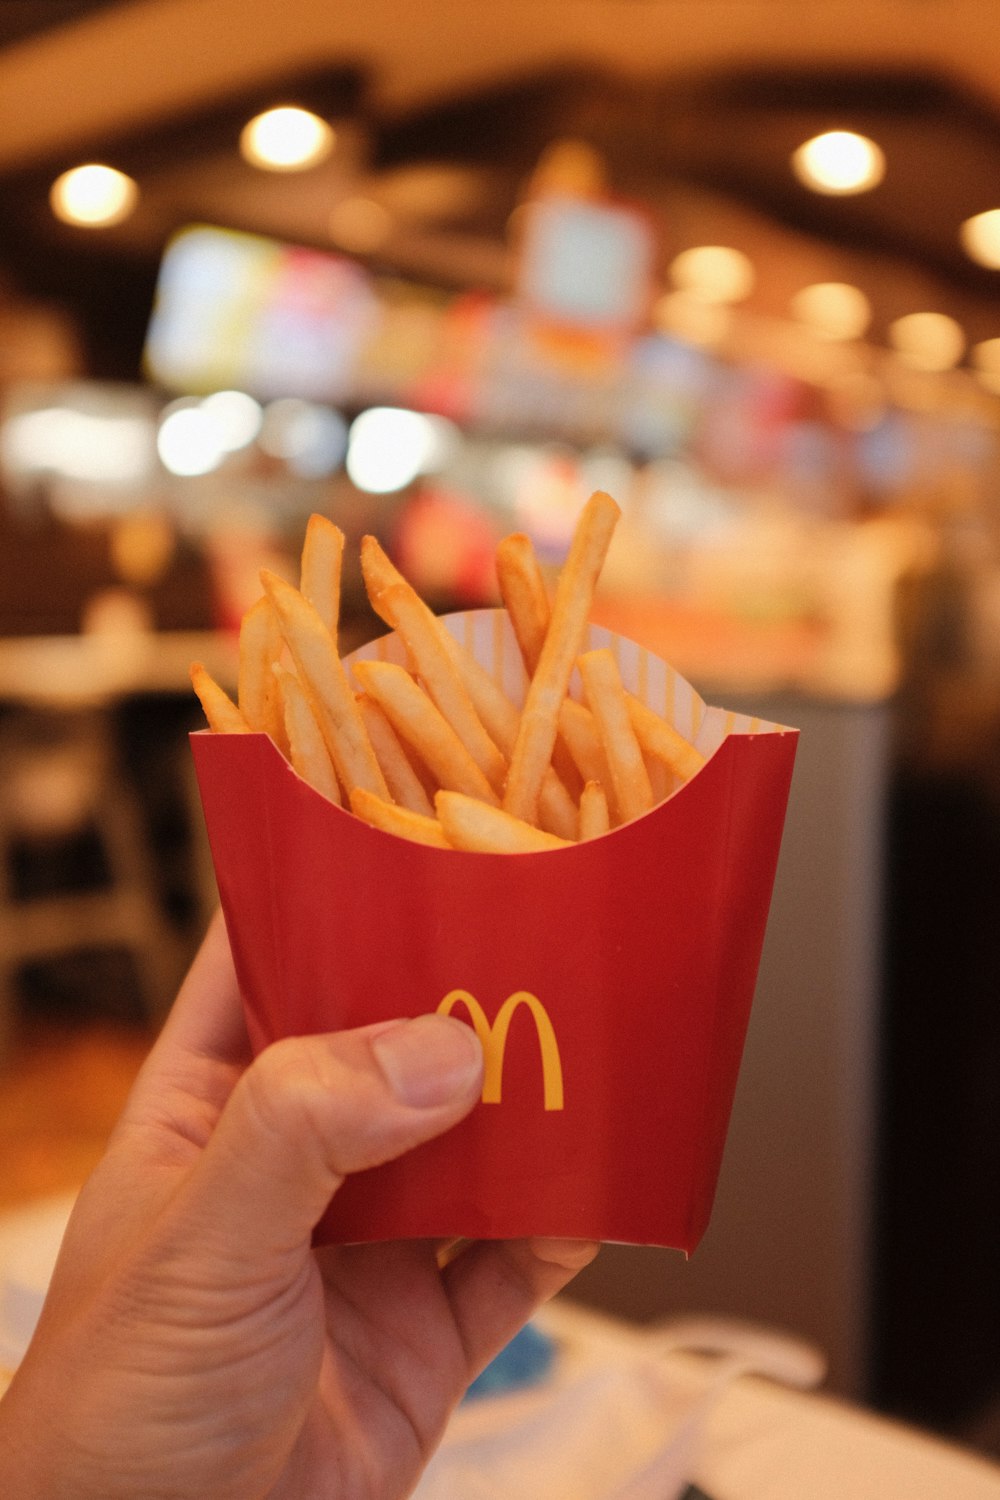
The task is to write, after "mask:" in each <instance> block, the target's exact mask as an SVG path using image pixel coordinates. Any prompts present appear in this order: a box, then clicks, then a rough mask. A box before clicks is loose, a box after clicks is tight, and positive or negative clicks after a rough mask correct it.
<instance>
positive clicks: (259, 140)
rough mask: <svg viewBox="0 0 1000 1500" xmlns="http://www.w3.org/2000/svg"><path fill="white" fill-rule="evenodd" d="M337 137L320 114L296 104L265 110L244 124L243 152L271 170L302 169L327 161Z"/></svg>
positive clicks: (256, 162)
mask: <svg viewBox="0 0 1000 1500" xmlns="http://www.w3.org/2000/svg"><path fill="white" fill-rule="evenodd" d="M335 139H336V137H335V135H334V132H333V130H332V129H331V127H330V126H329V125H328V124H327V123H326V121H325V120H321V119H320V118H319V116H318V115H314V114H313V113H312V112H311V111H310V110H308V109H299V108H298V107H297V106H296V105H293V104H287V105H282V106H281V107H280V108H278V109H268V110H265V111H264V113H263V114H260V115H255V116H254V118H253V119H252V120H250V121H249V123H248V124H246V125H244V127H243V131H242V133H241V135H240V151H241V152H242V153H243V156H244V157H245V158H246V160H247V161H248V162H250V164H251V166H254V167H262V168H264V170H265V171H268V172H302V171H305V169H306V168H307V167H314V166H316V165H317V163H318V162H321V161H323V160H325V158H326V157H328V156H329V154H330V152H331V151H332V150H333V144H334V141H335Z"/></svg>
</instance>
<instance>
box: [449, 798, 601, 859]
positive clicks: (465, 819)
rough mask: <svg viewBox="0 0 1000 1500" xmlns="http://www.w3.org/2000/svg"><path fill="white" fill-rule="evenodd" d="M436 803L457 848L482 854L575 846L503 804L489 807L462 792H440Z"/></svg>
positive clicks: (539, 850)
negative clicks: (521, 817) (504, 808)
mask: <svg viewBox="0 0 1000 1500" xmlns="http://www.w3.org/2000/svg"><path fill="white" fill-rule="evenodd" d="M434 806H435V807H436V808H437V815H438V817H439V818H440V820H441V827H442V828H443V829H444V832H445V837H446V838H447V839H448V842H449V843H450V844H451V845H452V846H453V847H454V848H455V849H466V850H469V851H471V852H473V853H480V854H537V853H541V852H542V851H544V850H546V849H570V848H572V844H571V842H570V841H569V840H568V839H560V838H557V837H556V836H555V834H552V833H545V832H544V831H543V830H542V829H541V828H535V827H534V826H533V825H532V824H531V823H525V822H523V821H522V820H521V819H520V818H514V817H511V815H510V813H505V812H504V811H503V810H502V809H501V808H499V807H489V806H487V804H486V803H484V802H479V801H477V799H476V798H474V797H465V796H463V795H462V794H461V793H459V792H449V791H441V792H438V794H437V796H436V797H435V798H434Z"/></svg>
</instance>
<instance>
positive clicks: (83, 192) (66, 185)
mask: <svg viewBox="0 0 1000 1500" xmlns="http://www.w3.org/2000/svg"><path fill="white" fill-rule="evenodd" d="M138 198H139V189H138V187H137V186H136V184H135V182H134V181H133V180H132V178H131V177H126V175H125V173H124V172H119V171H117V170H116V169H115V168H114V167H106V166H103V165H102V164H101V163H99V162H88V163H87V164H86V165H85V166H82V167H72V168H70V170H69V171H68V172H63V174H62V176H61V177H57V178H56V180H55V182H54V183H53V184H52V186H51V188H50V189H49V203H50V204H51V206H52V212H53V213H54V214H55V216H56V218H57V219H62V221H63V223H64V224H79V225H82V226H84V227H85V228H88V229H106V228H108V227H109V226H110V225H112V224H120V223H121V222H122V220H123V219H127V218H128V216H129V214H130V213H131V212H132V210H133V208H135V205H136V203H137V202H138Z"/></svg>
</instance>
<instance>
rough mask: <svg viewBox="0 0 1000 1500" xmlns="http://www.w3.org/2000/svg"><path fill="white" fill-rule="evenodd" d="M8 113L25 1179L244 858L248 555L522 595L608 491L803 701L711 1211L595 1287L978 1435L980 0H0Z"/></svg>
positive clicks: (996, 898) (667, 599) (988, 749)
mask: <svg viewBox="0 0 1000 1500" xmlns="http://www.w3.org/2000/svg"><path fill="white" fill-rule="evenodd" d="M278 108H283V109H290V108H294V109H296V110H298V111H300V112H308V113H307V114H305V113H299V114H298V115H295V116H292V115H291V114H289V115H286V116H285V117H284V118H283V119H278V120H276V117H275V116H271V117H270V123H271V125H272V126H274V125H275V124H284V125H285V126H286V127H288V128H289V130H291V127H292V126H295V125H298V126H302V127H304V128H305V130H306V135H307V137H308V138H307V139H305V141H304V144H302V145H301V149H299V146H300V143H299V141H298V138H297V137H296V138H294V139H293V137H292V135H291V134H286V135H284V136H281V135H280V134H279V135H278V136H276V137H275V138H274V139H273V140H270V139H269V138H268V136H267V132H266V129H264V128H263V127H261V128H259V129H258V132H257V136H256V137H252V136H251V134H250V133H249V132H248V131H247V129H246V127H247V126H248V125H249V123H250V122H251V121H254V120H257V119H258V118H259V117H261V116H262V115H263V114H265V112H267V111H269V110H276V109H278ZM0 122H2V127H0V700H2V701H0V840H2V853H3V860H4V870H3V884H2V887H0V889H2V893H3V894H2V911H0V963H2V973H0V1211H2V1210H6V1209H10V1208H13V1207H15V1206H16V1205H18V1204H20V1203H22V1202H25V1201H27V1200H30V1199H31V1198H32V1197H34V1196H37V1197H44V1196H45V1195H48V1194H52V1193H56V1192H62V1191H68V1190H71V1189H72V1188H74V1187H75V1186H76V1184H77V1182H78V1180H79V1178H80V1177H81V1176H82V1174H83V1173H84V1172H85V1171H86V1169H87V1167H88V1165H89V1164H90V1161H91V1159H92V1156H93V1154H94V1152H95V1151H97V1150H98V1149H99V1147H100V1143H101V1140H102V1139H103V1134H104V1133H106V1131H107V1129H108V1128H109V1126H110V1122H111V1119H112V1118H113V1116H114V1111H115V1109H116V1108H117V1104H118V1102H119V1101H120V1097H121V1092H122V1090H123V1089H124V1088H125V1087H127V1084H128V1081H129V1079H130V1077H131V1075H132V1072H133V1071H134V1069H135V1067H136V1066H137V1065H138V1062H139V1060H140V1059H141V1057H142V1055H143V1053H144V1050H145V1048H146V1047H147V1046H148V1043H149V1039H150V1037H151V1036H152V1035H153V1033H154V1032H155V1029H156V1027H157V1026H158V1025H159V1023H160V1021H161V1019H162V1016H163V1014H164V1011H165V1009H166V1007H167V1006H168V1004H169V1001H170V998H171V996H172V993H173V991H174V989H175V987H176V983H177V981H178V977H179V975H180V974H181V973H182V972H183V970H184V967H185V964H186V963H187V961H188V960H189V958H190V956H191V954H192V952H193V949H194V946H195V944H196V943H197V940H198V936H199V934H200V932H201V931H202V929H203V927H204V924H205V921H206V920H207V916H208V913H209V912H210V911H211V909H212V908H213V905H214V902H215V899H216V896H215V887H214V883H213V876H212V870H211V860H210V856H209V853H208V849H207V843H206V839H205V836H204V833H203V828H202V822H201V813H200V807H199V803H198V797H197V789H196V786H195V782H194V779H193V774H192V771H191V768H190V754H189V749H188V744H187V735H188V732H189V731H190V730H192V729H196V728H198V727H199V726H200V724H201V722H202V721H201V715H200V712H199V710H198V706H197V703H196V702H195V700H194V698H193V695H192V693H191V689H190V682H189V677H188V667H189V663H190V662H191V660H192V659H194V658H196V657H197V658H200V659H202V660H203V661H205V662H206V664H207V665H208V666H209V667H210V668H211V670H212V671H213V672H214V673H215V674H216V675H217V676H218V678H219V680H220V681H222V682H224V683H227V684H229V685H232V684H233V682H234V674H235V666H236V627H237V625H238V621H239V619H240V617H241V615H242V613H243V611H244V610H245V609H246V608H247V607H248V606H249V604H250V603H252V602H253V600H254V599H255V598H256V597H257V596H258V594H259V583H258V571H259V569H260V567H261V566H262V565H266V566H269V567H272V568H274V569H275V570H277V571H279V572H283V573H285V574H286V575H287V576H292V574H293V570H294V567H295V560H296V558H297V556H298V552H299V548H300V545H301V540H302V535H303V531H304V527H305V523H306V520H307V518H308V516H309V514H310V513H311V512H313V511H321V512H323V513H324V514H327V515H329V516H331V517H332V518H333V519H334V520H335V521H336V522H337V523H338V524H339V525H340V526H341V527H342V528H343V529H344V531H345V533H346V534H347V537H348V548H347V555H346V566H347V567H348V572H347V575H346V578H345V594H344V610H345V630H346V632H347V634H348V635H349V637H350V639H351V640H353V641H356V642H357V643H361V642H362V641H364V640H365V639H367V638H370V637H371V636H372V635H374V634H375V633H376V631H377V630H378V628H379V627H378V622H377V621H376V620H375V619H374V618H373V617H372V616H371V614H370V612H369V609H368V606H367V604H366V601H365V598H364V594H363V590H362V588H361V585H360V578H359V577H358V576H357V574H356V571H355V570H356V566H357V565H356V562H352V559H356V557H357V545H356V543H357V541H358V539H359V538H360V537H361V536H362V535H363V534H364V533H366V532H374V533H375V534H376V535H377V536H379V538H380V539H381V540H382V541H383V542H384V544H385V545H386V547H387V548H388V550H389V551H390V553H391V554H392V556H393V557H394V558H395V559H396V561H397V562H398V563H399V565H400V567H401V568H402V569H403V571H404V572H405V573H406V574H407V575H408V576H409V577H410V578H411V579H412V580H413V582H414V583H416V584H417V585H418V587H419V588H420V589H421V591H422V592H423V593H424V595H425V597H428V598H430V599H432V600H433V601H434V603H435V606H436V607H439V608H440V609H442V610H445V609H451V608H461V607H466V606H468V605H474V604H483V603H492V602H494V601H495V598H496V582H495V576H494V573H493V563H492V557H493V548H494V546H495V543H496V541H497V539H498V538H499V537H500V536H502V535H504V534H505V533H506V532H509V531H511V530H515V529H516V530H524V531H527V532H529V533H530V534H531V535H532V537H533V538H534V541H535V544H536V546H537V548H538V549H539V552H540V555H541V556H542V557H543V558H544V559H545V561H546V562H547V564H549V565H552V566H555V565H556V564H557V563H558V561H559V560H560V558H561V556H562V552H563V549H564V547H565V545H566V541H567V538H568V535H569V530H570V527H571V525H572V522H573V520H574V518H575V516H576V514H577V512H578V510H579V507H580V505H581V503H582V500H583V499H584V498H585V496H586V495H587V494H588V493H589V492H590V491H591V490H593V489H595V488H600V489H605V490H607V491H609V492H610V493H611V494H612V495H614V496H615V497H616V498H617V499H618V501H619V502H620V504H621V505H622V508H623V512H624V514H623V520H622V523H621V526H620V528H619V532H618V534H617V536H616V539H615V543H614V547H613V549H612V552H611V555H610V558H609V562H608V566H607V569H606V571H605V575H604V578H603V580H602V591H601V595H600V599H599V608H598V617H599V618H600V619H601V621H602V622H603V623H606V624H608V625H609V626H611V627H612V628H614V629H617V630H620V631H621V632H622V633H624V634H626V635H629V636H632V637H634V638H635V639H637V640H640V641H642V642H643V644H645V645H648V646H649V647H651V648H652V649H653V650H655V651H656V652H658V653H659V654H661V655H663V656H665V657H666V658H667V659H668V660H670V661H671V662H672V663H673V665H674V666H676V667H677V668H678V669H679V670H680V671H681V672H682V673H683V674H684V675H685V676H686V677H688V678H689V679H690V680H691V681H692V682H693V683H694V684H695V685H696V686H697V687H698V689H699V691H701V692H702V693H703V695H704V696H705V697H706V698H707V699H708V700H709V701H711V702H718V703H722V704H724V705H725V706H727V707H733V708H737V709H747V710H748V711H751V712H753V713H755V714H760V715H761V716H762V717H764V718H767V719H770V720H773V721H777V722H781V723H787V724H794V725H796V726H797V727H799V728H800V729H801V730H802V739H801V743H800V749H799V755H798V763H797V768H796V774H795V779H794V783H793V789H792V798H791V804H790V810H789V818H788V824H787V829H786V838H785V844H784V846H783V852H782V858H781V863H780V866H779V871H778V878H777V884H776V889H775V897H774V903H773V907H772V919H771V925H770V928H769V931H768V937H767V941H766V944H765V950H764V957H763V962H762V967H761V975H760V981H759V986H758V993H757V1000H756V1004H755V1011H754V1015H753V1018H752V1021H751V1028H750V1034H749V1038H748V1043H747V1050H746V1055H745V1061H744V1068H743V1072H742V1074H741V1079H740V1085H739V1089H738V1092H737V1100H736V1107H735V1110H734V1114H733V1121H732V1128H731V1134H730V1138H729V1144H728V1147H727V1153H726V1158H725V1162H724V1166H723V1172H722V1178H721V1180H720V1185H719V1193H718V1198H717V1202H716V1210H715V1216H714V1218H713V1221H712V1225H711V1227H710V1229H709V1232H708V1234H707V1236H706V1239H705V1241H704V1244H703V1245H702V1246H701V1247H700V1248H699V1250H698V1251H697V1252H696V1254H695V1255H694V1256H693V1257H692V1259H691V1260H690V1262H685V1261H684V1260H683V1258H682V1257H681V1256H680V1255H678V1254H676V1253H672V1252H666V1251H663V1252H661V1251H653V1250H641V1249H636V1248H630V1247H626V1246H609V1247H606V1249H605V1250H604V1252H602V1255H601V1256H600V1257H599V1258H598V1260H597V1262H596V1263H595V1264H594V1265H593V1266H592V1267H591V1268H589V1269H588V1271H587V1272H585V1273H584V1275H583V1276H582V1278H581V1279H580V1282H579V1284H578V1288H577V1292H576V1295H577V1296H578V1297H579V1298H580V1299H582V1300H583V1301H584V1302H586V1303H587V1304H589V1305H593V1306H594V1307H598V1308H602V1309H605V1310H608V1311H610V1312H612V1313H616V1314H619V1315H621V1316H623V1317H625V1318H629V1319H636V1320H640V1321H647V1320H652V1319H658V1318H662V1317H665V1316H667V1315H673V1314H679V1313H689V1312H713V1313H715V1312H718V1313H724V1314H727V1315H732V1316H736V1317H741V1318H747V1319H750V1320H753V1321H756V1322H761V1323H766V1324H770V1325H778V1326H782V1327H786V1328H790V1329H792V1330H793V1331H795V1332H797V1333H801V1334H803V1335H804V1336H806V1337H808V1338H810V1339H812V1340H815V1342H816V1343H817V1344H819V1345H820V1346H821V1347H822V1348H823V1349H824V1350H825V1351H826V1353H827V1355H828V1357H829V1361H830V1379H829V1384H830V1388H831V1389H832V1390H834V1391H835V1392H839V1393H842V1394H844V1395H847V1396H849V1397H852V1398H855V1399H857V1400H861V1401H864V1402H866V1403H868V1404H869V1405H871V1406H874V1407H876V1408H878V1409H880V1410H882V1411H885V1412H887V1413H890V1414H893V1415H897V1416H900V1417H902V1418H905V1419H907V1420H911V1421H914V1422H917V1423H920V1424H922V1425H925V1426H927V1427H929V1428H932V1429H934V1430H936V1431H939V1432H942V1433H946V1434H948V1435H950V1436H953V1437H956V1438H959V1439H961V1440H963V1441H965V1442H967V1443H969V1444H971V1445H973V1446H978V1447H979V1448H981V1449H983V1450H985V1451H989V1452H991V1453H993V1454H994V1455H1000V1213H998V1210H997V1202H998V1195H1000V1084H998V1079H1000V1006H998V1004H997V996H998V993H1000V986H998V982H1000V895H998V892H1000V770H998V766H1000V761H998V756H997V750H998V746H1000V24H998V22H997V19H996V15H995V13H994V7H992V6H991V5H990V4H989V3H987V0H868V3H867V4H865V5H856V4H855V3H853V0H851V3H848V0H812V3H811V4H808V5H804V4H801V3H799V0H565V3H562V4H557V5H538V4H531V3H527V0H509V3H507V0H501V3H498V4H495V5H491V6H477V5H467V4H466V5H463V4H457V3H455V0H433V3H431V4H427V5H409V4H407V3H406V0H371V3H370V4H368V5H366V6H363V7H362V6H358V7H355V6H343V5H342V6H336V5H327V4H323V3H321V0H283V3H282V4H280V5H278V4H269V3H268V0H8V3H6V4H4V5H2V6H0ZM266 123H267V122H266V121H265V125H266ZM310 126H311V128H312V134H311V135H310V134H309V128H310ZM807 144H809V145H811V147H812V149H811V150H810V151H804V150H802V149H801V148H803V147H804V146H806V145H807ZM824 146H825V147H826V151H825V153H824ZM77 169H85V170H83V171H77ZM100 169H104V170H103V171H102V170H100ZM107 169H112V170H110V171H109V170H107ZM74 171H76V175H75V176H74V175H72V174H73V173H74Z"/></svg>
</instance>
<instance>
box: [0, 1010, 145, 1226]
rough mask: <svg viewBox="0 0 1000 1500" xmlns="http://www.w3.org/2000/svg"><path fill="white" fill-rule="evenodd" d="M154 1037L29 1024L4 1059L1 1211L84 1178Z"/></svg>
mask: <svg viewBox="0 0 1000 1500" xmlns="http://www.w3.org/2000/svg"><path fill="white" fill-rule="evenodd" d="M150 1040H151V1038H150V1037H149V1036H148V1035H147V1034H146V1033H145V1032H143V1031H142V1030H139V1029H136V1028H133V1027H123V1028H116V1027H113V1026H110V1025H107V1024H97V1025H87V1026H77V1027H65V1028H62V1027H50V1026H43V1027H37V1028H31V1029H25V1031H24V1032H23V1034H22V1035H21V1037H20V1038H19V1039H18V1040H17V1042H16V1043H15V1045H14V1046H13V1047H12V1049H11V1051H10V1053H9V1055H8V1056H7V1058H6V1059H5V1061H4V1064H3V1066H2V1067H0V1213H2V1212H4V1211H6V1210H8V1209H10V1208H14V1207H17V1206H19V1205H21V1204H23V1203H26V1202H28V1201H30V1200H31V1199H32V1198H42V1197H47V1196H49V1195H51V1194H56V1193H65V1192H68V1191H72V1190H73V1189H75V1188H77V1187H79V1186H81V1185H82V1183H83V1182H84V1180H85V1179H86V1177H87V1176H88V1175H89V1173H90V1172H91V1170H92V1169H93V1167H94V1166H95V1165H96V1163H97V1162H98V1160H99V1159H100V1156H101V1153H102V1151H103V1150H104V1146H105V1143H106V1141H107V1139H108V1136H109V1135H110V1133H111V1130H112V1128H113V1126H114V1123H115V1120H116V1119H117V1117H118V1114H119V1112H120V1111H121V1108H122V1105H123V1103H124V1101H125V1097H126V1095H127V1093H128V1091H129V1088H130V1087H131V1084H132V1080H133V1079H134V1078H135V1075H136V1073H137V1071H138V1069H139V1067H140V1065H141V1063H142V1061H143V1058H144V1057H145V1055H146V1053H147V1051H148V1048H149V1045H150Z"/></svg>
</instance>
